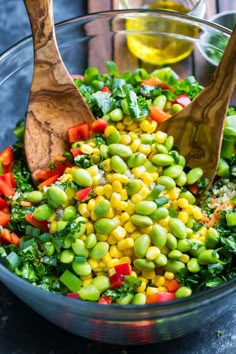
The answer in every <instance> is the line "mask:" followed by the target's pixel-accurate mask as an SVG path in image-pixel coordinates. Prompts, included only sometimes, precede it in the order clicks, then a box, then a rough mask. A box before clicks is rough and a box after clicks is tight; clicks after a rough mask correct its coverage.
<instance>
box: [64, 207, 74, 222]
mask: <svg viewBox="0 0 236 354" xmlns="http://www.w3.org/2000/svg"><path fill="white" fill-rule="evenodd" d="M76 214H77V211H76V207H75V206H74V205H68V206H67V207H65V209H64V211H63V219H64V220H66V221H70V220H73V219H74V218H75V216H76Z"/></svg>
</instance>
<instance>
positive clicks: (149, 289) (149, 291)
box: [146, 286, 158, 295]
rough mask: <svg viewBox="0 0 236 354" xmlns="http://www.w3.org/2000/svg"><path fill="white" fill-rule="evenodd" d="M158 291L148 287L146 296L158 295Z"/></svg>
mask: <svg viewBox="0 0 236 354" xmlns="http://www.w3.org/2000/svg"><path fill="white" fill-rule="evenodd" d="M157 293H158V289H157V288H156V287H154V286H148V287H147V289H146V295H151V294H157Z"/></svg>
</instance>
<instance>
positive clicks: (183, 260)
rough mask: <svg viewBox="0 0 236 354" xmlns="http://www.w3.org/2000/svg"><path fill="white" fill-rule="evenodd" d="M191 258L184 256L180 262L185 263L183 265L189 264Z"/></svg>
mask: <svg viewBox="0 0 236 354" xmlns="http://www.w3.org/2000/svg"><path fill="white" fill-rule="evenodd" d="M189 259H190V257H189V255H188V254H183V255H182V256H181V257H180V259H179V260H180V262H183V263H188V261H189Z"/></svg>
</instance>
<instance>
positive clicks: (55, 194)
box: [47, 185, 68, 206]
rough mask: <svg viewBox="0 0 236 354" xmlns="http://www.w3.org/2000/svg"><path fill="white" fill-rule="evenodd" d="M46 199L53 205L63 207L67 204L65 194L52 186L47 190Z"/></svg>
mask: <svg viewBox="0 0 236 354" xmlns="http://www.w3.org/2000/svg"><path fill="white" fill-rule="evenodd" d="M47 195H48V198H49V199H50V200H51V201H52V202H53V203H55V205H58V206H59V205H63V204H65V203H66V202H67V200H68V198H67V195H66V193H65V192H64V191H63V190H62V189H61V188H60V187H58V186H55V185H52V186H51V187H49V188H48V190H47Z"/></svg>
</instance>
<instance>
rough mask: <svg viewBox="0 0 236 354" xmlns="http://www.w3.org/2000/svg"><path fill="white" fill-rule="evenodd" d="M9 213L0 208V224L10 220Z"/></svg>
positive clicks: (4, 224)
mask: <svg viewBox="0 0 236 354" xmlns="http://www.w3.org/2000/svg"><path fill="white" fill-rule="evenodd" d="M10 219H11V218H10V215H8V214H7V213H5V212H4V211H2V210H0V225H1V226H6V224H7V223H8V222H9V221H10Z"/></svg>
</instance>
